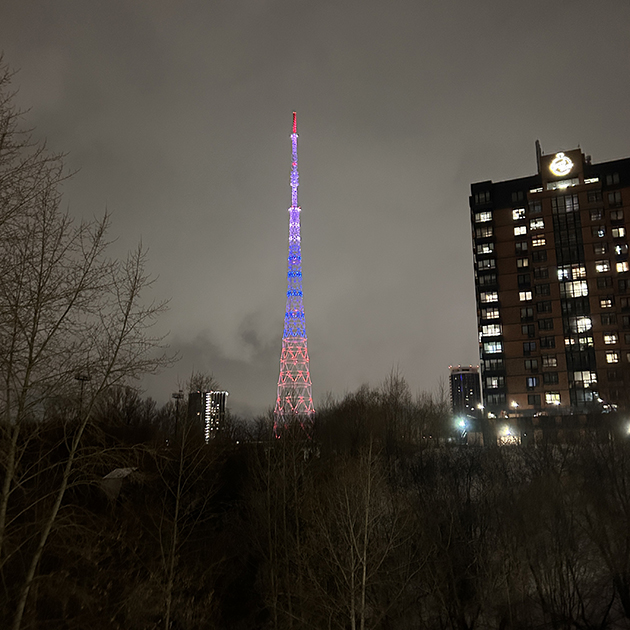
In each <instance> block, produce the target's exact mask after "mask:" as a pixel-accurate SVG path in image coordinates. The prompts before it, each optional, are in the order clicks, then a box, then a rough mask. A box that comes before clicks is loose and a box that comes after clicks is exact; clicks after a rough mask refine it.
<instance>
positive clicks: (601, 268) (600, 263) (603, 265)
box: [595, 260, 610, 273]
mask: <svg viewBox="0 0 630 630" xmlns="http://www.w3.org/2000/svg"><path fill="white" fill-rule="evenodd" d="M595 271H597V273H605V272H606V271H610V261H609V260H596V261H595Z"/></svg>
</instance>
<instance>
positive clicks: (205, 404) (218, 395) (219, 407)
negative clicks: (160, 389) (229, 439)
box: [188, 391, 229, 443]
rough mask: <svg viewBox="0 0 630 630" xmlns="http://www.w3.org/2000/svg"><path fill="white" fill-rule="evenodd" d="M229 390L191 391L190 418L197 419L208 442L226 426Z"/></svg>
mask: <svg viewBox="0 0 630 630" xmlns="http://www.w3.org/2000/svg"><path fill="white" fill-rule="evenodd" d="M228 395H229V394H228V392H226V391H211V392H191V393H190V394H189V395H188V419H189V420H195V421H197V422H198V423H199V425H198V426H199V427H200V428H201V429H202V431H203V436H204V439H205V441H206V443H208V442H209V441H210V440H213V439H214V438H216V437H217V436H219V435H220V434H221V432H222V431H223V429H224V428H225V413H226V404H227V397H228Z"/></svg>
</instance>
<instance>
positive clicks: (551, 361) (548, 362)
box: [542, 354, 558, 367]
mask: <svg viewBox="0 0 630 630" xmlns="http://www.w3.org/2000/svg"><path fill="white" fill-rule="evenodd" d="M542 364H543V367H558V358H557V357H556V355H555V354H547V355H545V356H543V358H542Z"/></svg>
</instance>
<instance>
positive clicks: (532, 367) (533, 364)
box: [525, 359, 538, 372]
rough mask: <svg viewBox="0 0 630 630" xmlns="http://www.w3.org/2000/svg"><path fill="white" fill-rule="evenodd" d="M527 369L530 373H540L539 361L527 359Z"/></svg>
mask: <svg viewBox="0 0 630 630" xmlns="http://www.w3.org/2000/svg"><path fill="white" fill-rule="evenodd" d="M525 369H526V370H527V371H529V372H538V359H525Z"/></svg>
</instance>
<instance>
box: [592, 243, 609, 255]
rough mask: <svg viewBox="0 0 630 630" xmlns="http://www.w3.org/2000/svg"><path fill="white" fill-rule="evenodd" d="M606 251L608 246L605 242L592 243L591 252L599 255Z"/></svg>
mask: <svg viewBox="0 0 630 630" xmlns="http://www.w3.org/2000/svg"><path fill="white" fill-rule="evenodd" d="M607 251H608V246H607V245H606V243H595V244H594V245H593V252H594V253H595V254H597V255H598V256H601V254H605V253H606V252H607Z"/></svg>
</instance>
